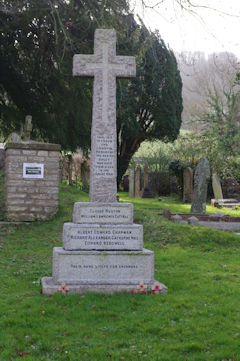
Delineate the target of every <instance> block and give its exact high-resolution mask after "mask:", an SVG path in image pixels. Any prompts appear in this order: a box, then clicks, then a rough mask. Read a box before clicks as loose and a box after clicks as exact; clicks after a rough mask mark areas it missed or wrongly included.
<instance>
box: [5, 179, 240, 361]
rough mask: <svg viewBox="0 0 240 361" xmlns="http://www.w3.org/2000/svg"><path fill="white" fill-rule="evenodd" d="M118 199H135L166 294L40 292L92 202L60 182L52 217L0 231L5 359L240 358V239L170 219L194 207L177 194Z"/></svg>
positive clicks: (239, 360)
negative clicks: (76, 209)
mask: <svg viewBox="0 0 240 361" xmlns="http://www.w3.org/2000/svg"><path fill="white" fill-rule="evenodd" d="M120 200H122V201H133V203H134V218H135V222H136V223H139V224H143V227H144V246H145V247H146V248H148V249H150V250H153V251H154V253H155V279H157V280H158V279H159V280H160V281H161V282H163V283H164V284H165V285H167V286H168V294H167V295H155V294H140V293H139V294H130V293H125V294H113V295H109V294H88V293H86V294H83V295H77V294H75V295H68V294H63V293H61V292H59V293H58V294H56V295H54V296H45V295H42V294H41V293H40V290H41V286H40V279H41V278H42V277H44V276H49V275H51V272H52V270H51V266H52V248H53V247H54V246H61V245H62V239H61V233H62V226H63V223H64V222H68V221H71V217H72V210H73V203H74V202H76V201H88V196H87V194H85V193H83V192H80V191H79V190H77V189H76V188H74V187H69V186H64V185H62V186H61V189H60V210H59V212H58V214H57V216H56V217H55V218H54V219H52V220H49V221H46V222H34V223H32V224H29V225H16V226H4V227H1V228H0V285H1V286H0V287H1V292H0V295H1V297H0V360H1V361H5V360H6V361H11V360H14V361H18V360H22V359H24V360H26V361H29V360H38V361H39V360H44V361H47V360H49V361H54V360H57V361H58V360H64V361H68V360H73V361H76V360H89V361H90V360H91V361H104V360H114V361H116V360H126V361H131V360H132V361H133V360H134V361H135V360H152V361H157V360H159V361H176V360H177V361H185V360H186V361H203V360H206V361H222V360H228V361H230V360H234V361H240V307H239V296H240V290H239V285H240V281H239V277H240V272H239V253H240V238H239V237H238V236H236V235H233V234H231V233H228V232H222V231H217V230H213V229H209V228H204V227H191V226H188V225H181V224H176V223H172V222H170V221H168V220H167V219H165V218H163V217H162V216H161V215H160V213H161V212H162V209H164V208H169V209H170V210H171V211H172V212H179V213H182V212H189V210H190V204H182V203H180V202H178V201H177V200H174V199H173V198H166V197H162V200H161V201H158V199H157V198H155V199H138V200H136V199H135V200H133V199H129V198H128V197H127V194H125V193H120ZM207 211H208V212H209V213H214V212H216V208H211V207H207ZM224 212H225V213H228V214H234V215H236V216H237V215H238V216H240V211H234V212H232V211H230V210H225V209H224ZM231 212H232V213H231ZM139 281H141V280H139ZM136 286H137V285H136Z"/></svg>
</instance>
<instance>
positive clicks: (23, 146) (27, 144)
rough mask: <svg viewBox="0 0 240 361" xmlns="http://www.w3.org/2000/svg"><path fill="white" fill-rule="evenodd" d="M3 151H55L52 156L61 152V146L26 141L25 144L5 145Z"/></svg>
mask: <svg viewBox="0 0 240 361" xmlns="http://www.w3.org/2000/svg"><path fill="white" fill-rule="evenodd" d="M4 148H5V150H7V149H9V148H10V149H17V150H19V149H30V150H33V149H36V150H51V151H56V153H54V154H58V156H59V151H60V150H61V146H60V145H59V144H51V143H42V142H34V141H33V140H30V141H27V142H19V143H10V142H8V143H6V144H5V147H4ZM15 154H16V153H15Z"/></svg>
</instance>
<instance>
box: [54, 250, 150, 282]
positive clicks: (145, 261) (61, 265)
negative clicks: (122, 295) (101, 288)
mask: <svg viewBox="0 0 240 361" xmlns="http://www.w3.org/2000/svg"><path fill="white" fill-rule="evenodd" d="M53 280H54V282H55V283H58V284H61V283H62V282H65V283H66V284H88V285H90V284H94V285H96V284H102V283H103V284H131V285H137V284H139V282H140V281H143V282H144V283H146V284H148V283H150V284H152V283H153V281H154V253H153V252H152V251H149V250H146V249H143V250H142V251H101V252H99V251H65V250H64V249H63V248H62V247H54V249H53Z"/></svg>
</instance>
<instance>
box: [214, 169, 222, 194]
mask: <svg viewBox="0 0 240 361" xmlns="http://www.w3.org/2000/svg"><path fill="white" fill-rule="evenodd" d="M212 187H213V194H214V198H215V199H217V200H218V199H223V193H222V187H221V182H220V179H219V178H218V176H217V174H216V173H213V175H212Z"/></svg>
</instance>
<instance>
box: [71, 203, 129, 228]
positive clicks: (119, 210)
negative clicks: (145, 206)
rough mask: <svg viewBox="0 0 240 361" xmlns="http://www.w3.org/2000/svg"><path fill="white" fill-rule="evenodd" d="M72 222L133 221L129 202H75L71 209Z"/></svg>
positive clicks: (112, 222)
mask: <svg viewBox="0 0 240 361" xmlns="http://www.w3.org/2000/svg"><path fill="white" fill-rule="evenodd" d="M73 223H98V224H100V223H101V224H104V223H108V224H109V223H111V224H131V223H133V205H132V204H131V203H119V202H116V203H102V202H76V203H75V204H74V209H73Z"/></svg>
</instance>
